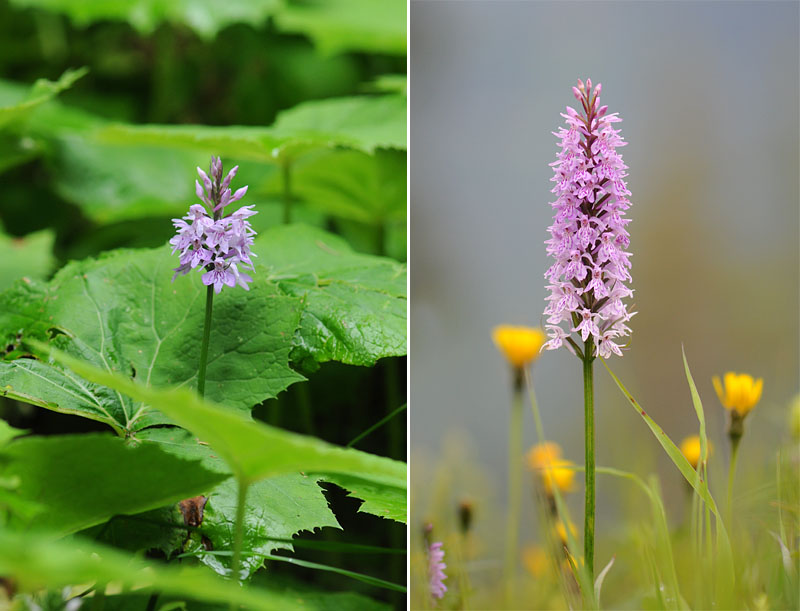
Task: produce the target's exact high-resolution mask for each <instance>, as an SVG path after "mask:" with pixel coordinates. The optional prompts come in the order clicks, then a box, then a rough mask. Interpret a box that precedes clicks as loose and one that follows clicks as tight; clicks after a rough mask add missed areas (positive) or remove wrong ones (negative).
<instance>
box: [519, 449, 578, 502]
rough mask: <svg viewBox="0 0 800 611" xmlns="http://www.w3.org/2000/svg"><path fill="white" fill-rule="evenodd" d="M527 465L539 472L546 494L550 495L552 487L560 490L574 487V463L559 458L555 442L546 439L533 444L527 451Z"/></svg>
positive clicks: (559, 452) (559, 453) (559, 450)
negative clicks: (543, 441)
mask: <svg viewBox="0 0 800 611" xmlns="http://www.w3.org/2000/svg"><path fill="white" fill-rule="evenodd" d="M528 467H530V469H532V470H533V471H536V472H537V473H538V474H539V476H540V477H541V479H542V485H543V486H544V490H545V492H546V493H547V494H548V495H552V493H553V488H554V487H557V488H558V489H559V490H560V491H561V492H572V490H574V489H575V482H574V480H575V469H574V467H575V464H574V463H573V462H572V461H570V460H565V459H563V458H561V448H560V447H559V445H558V444H557V443H554V442H552V441H547V442H545V443H541V444H539V445H535V446H533V447H532V448H531V449H530V451H529V452H528Z"/></svg>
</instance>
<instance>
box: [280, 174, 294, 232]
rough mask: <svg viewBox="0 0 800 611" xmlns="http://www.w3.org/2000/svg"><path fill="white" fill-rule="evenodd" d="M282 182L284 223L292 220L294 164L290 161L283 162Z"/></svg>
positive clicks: (286, 223)
mask: <svg viewBox="0 0 800 611" xmlns="http://www.w3.org/2000/svg"><path fill="white" fill-rule="evenodd" d="M281 182H282V184H283V224H284V225H288V224H289V223H291V222H292V165H291V163H289V162H288V161H284V162H283V163H282V164H281Z"/></svg>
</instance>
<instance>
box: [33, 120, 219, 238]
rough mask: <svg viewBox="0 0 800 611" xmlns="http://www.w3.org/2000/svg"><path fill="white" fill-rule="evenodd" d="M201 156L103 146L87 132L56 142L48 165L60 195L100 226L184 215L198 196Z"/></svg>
mask: <svg viewBox="0 0 800 611" xmlns="http://www.w3.org/2000/svg"><path fill="white" fill-rule="evenodd" d="M201 160H205V157H204V156H203V157H201V155H200V154H199V153H190V152H187V151H181V150H177V151H176V150H169V149H163V148H159V147H152V146H124V145H115V144H106V143H98V142H96V141H95V140H94V139H93V138H91V137H89V136H88V134H86V133H71V134H63V135H61V136H59V137H58V138H57V139H56V140H54V142H53V145H52V151H51V155H50V157H49V159H48V166H49V167H50V169H51V172H52V176H53V186H54V187H55V191H56V192H57V193H58V194H59V195H60V196H61V197H63V198H64V199H65V200H67V201H69V202H72V203H74V204H76V205H77V206H79V207H80V208H81V209H82V210H83V212H84V214H86V216H88V217H89V218H91V219H92V220H94V221H96V222H98V223H110V222H114V221H122V220H127V219H137V218H144V217H148V216H170V215H172V216H181V215H182V214H184V211H185V210H186V209H187V208H188V206H189V204H188V202H190V201H191V199H192V198H194V196H195V195H194V184H193V182H192V176H191V170H193V169H194V168H195V166H197V165H198V162H200V161H201Z"/></svg>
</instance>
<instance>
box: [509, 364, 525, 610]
mask: <svg viewBox="0 0 800 611" xmlns="http://www.w3.org/2000/svg"><path fill="white" fill-rule="evenodd" d="M524 375H525V373H524V371H523V370H522V369H521V368H516V369H514V390H513V397H512V400H511V418H510V419H509V429H508V519H507V520H506V558H505V586H506V603H507V605H511V603H512V599H513V596H514V590H515V584H516V574H517V555H518V554H517V541H518V539H519V513H520V501H521V499H522V388H523V380H524Z"/></svg>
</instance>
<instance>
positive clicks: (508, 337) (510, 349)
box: [492, 325, 547, 369]
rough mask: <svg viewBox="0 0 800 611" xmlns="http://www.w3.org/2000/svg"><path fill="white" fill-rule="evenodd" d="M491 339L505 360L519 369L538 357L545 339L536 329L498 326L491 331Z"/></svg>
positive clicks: (540, 331) (539, 330)
mask: <svg viewBox="0 0 800 611" xmlns="http://www.w3.org/2000/svg"><path fill="white" fill-rule="evenodd" d="M492 339H493V340H494V343H495V345H496V346H497V348H498V349H499V350H500V352H502V353H503V356H505V357H506V360H507V361H508V362H509V363H511V365H512V366H513V367H516V368H517V369H521V368H523V367H525V366H526V365H528V364H529V363H531V362H533V361H535V360H536V359H537V358H538V357H539V350H540V349H541V347H542V345H543V344H544V342H545V340H546V339H547V337H546V336H545V334H544V333H543V332H542V330H541V329H538V328H533V327H513V326H511V325H500V326H498V327H495V328H494V330H493V331H492Z"/></svg>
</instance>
